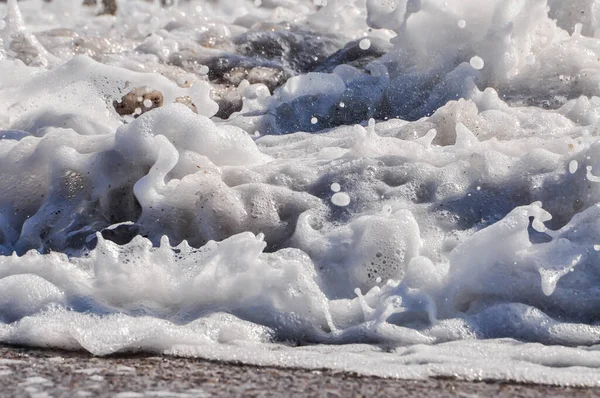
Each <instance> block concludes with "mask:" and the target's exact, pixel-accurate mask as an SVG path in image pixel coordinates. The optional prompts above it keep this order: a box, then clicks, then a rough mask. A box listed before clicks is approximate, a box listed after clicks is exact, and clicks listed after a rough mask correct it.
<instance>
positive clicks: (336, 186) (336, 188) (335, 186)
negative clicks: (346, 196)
mask: <svg viewBox="0 0 600 398" xmlns="http://www.w3.org/2000/svg"><path fill="white" fill-rule="evenodd" d="M341 189H342V187H341V186H340V184H338V183H337V182H334V183H333V184H331V190H332V191H333V192H340V190H341Z"/></svg>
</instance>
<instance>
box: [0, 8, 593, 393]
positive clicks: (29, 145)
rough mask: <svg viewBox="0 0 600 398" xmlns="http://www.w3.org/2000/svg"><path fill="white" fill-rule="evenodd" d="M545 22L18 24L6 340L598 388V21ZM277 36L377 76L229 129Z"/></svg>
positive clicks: (45, 17) (0, 57) (5, 108)
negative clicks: (250, 68)
mask: <svg viewBox="0 0 600 398" xmlns="http://www.w3.org/2000/svg"><path fill="white" fill-rule="evenodd" d="M67 3H68V4H67ZM548 4H549V6H550V8H549V11H548V9H547V7H546V2H544V1H532V2H525V1H516V2H506V1H502V0H493V1H490V2H486V3H482V2H481V1H475V0H460V1H459V0H453V1H446V0H445V1H438V0H422V1H396V2H388V1H383V0H367V1H364V2H363V1H356V2H352V4H348V2H345V1H336V0H329V1H327V2H320V4H316V3H315V2H313V1H312V0H305V1H298V2H284V1H269V2H260V4H259V3H258V2H247V1H241V0H240V1H231V2H210V1H206V2H204V1H202V2H195V3H194V2H189V3H188V2H180V4H178V5H177V6H174V7H169V8H164V9H163V8H160V7H159V5H158V4H152V3H146V2H137V1H131V2H120V3H119V6H120V7H122V8H121V9H120V11H119V13H118V14H117V15H116V16H115V17H107V16H104V17H97V16H96V15H95V13H96V10H94V9H93V8H90V9H88V8H83V7H80V6H79V5H78V4H75V3H74V2H73V3H72V2H66V3H65V2H60V1H54V2H51V3H46V2H44V1H42V0H29V1H27V2H20V3H19V4H18V5H17V3H16V2H15V1H10V2H9V3H8V4H0V15H4V14H6V15H7V17H6V18H4V19H3V23H4V25H5V26H3V27H0V129H1V131H0V254H1V256H0V342H2V343H12V344H24V345H32V346H45V347H47V346H50V347H59V348H65V349H85V350H88V351H89V352H91V353H94V354H96V355H107V354H111V353H115V352H121V351H139V350H143V351H146V352H150V353H168V354H177V355H189V356H202V357H205V358H209V359H217V360H236V361H244V362H247V363H254V364H268V365H277V366H292V367H294V366H301V367H306V368H323V367H331V368H335V369H342V370H346V371H354V372H360V373H363V374H372V375H377V376H384V377H405V378H422V377H430V376H443V377H455V376H456V377H462V378H466V379H469V380H481V379H490V378H492V379H501V380H509V381H517V382H538V383H551V384H563V385H566V384H569V385H586V386H596V385H597V367H598V364H599V363H600V362H599V361H600V356H599V355H598V352H597V350H596V349H595V348H594V347H595V345H597V344H598V335H599V334H600V329H599V326H598V324H599V320H598V311H597V309H598V307H599V306H600V301H599V299H598V294H597V286H598V276H597V275H598V269H597V264H598V259H599V257H598V256H599V254H598V253H599V252H598V249H599V247H600V246H599V244H598V242H599V241H600V238H599V236H600V227H599V225H600V224H599V220H600V207H599V206H598V204H597V203H598V201H599V200H600V184H598V182H599V181H600V178H599V177H597V176H596V174H595V173H594V171H596V170H598V169H599V168H600V164H599V162H598V159H600V158H599V156H600V144H599V143H598V142H597V141H598V140H597V136H598V134H599V132H600V129H599V126H600V99H599V98H598V97H599V96H600V63H598V59H599V58H600V44H599V40H600V35H599V34H598V29H599V27H600V25H599V20H598V18H597V17H596V15H598V13H597V12H596V11H598V5H597V4H598V2H597V1H588V0H582V1H575V2H561V1H549V2H548ZM580 9H581V10H584V11H585V13H583V14H580V13H578V12H577V13H573V12H572V11H573V10H580ZM65 12H69V18H65V17H64V15H65ZM457 21H458V22H457ZM292 22H293V23H292ZM288 23H292V24H291V25H289V29H287V28H286V29H283V30H279V29H280V27H281V26H283V27H286V26H288V25H287V24H288ZM367 23H368V24H369V25H370V28H371V30H370V31H369V27H368V26H367ZM294 24H299V27H298V26H296V25H294ZM261 30H263V31H266V32H269V34H273V35H274V36H273V37H276V36H277V35H278V34H280V33H281V32H288V33H292V34H301V32H303V31H304V30H306V31H311V30H312V31H314V32H317V33H318V34H320V35H322V36H315V37H321V39H323V38H333V39H332V40H334V41H335V40H337V41H338V42H339V49H342V48H343V46H344V45H345V44H346V43H353V44H352V46H355V45H356V44H355V43H356V42H357V41H358V40H360V41H358V43H359V44H358V47H359V49H361V51H360V52H359V53H360V57H363V56H365V57H367V58H358V59H357V60H350V61H348V64H343V65H337V66H335V65H334V66H335V68H333V71H332V72H331V73H325V72H319V73H317V72H311V73H306V74H297V75H296V76H293V77H291V78H290V79H288V80H287V82H286V83H285V84H283V85H282V86H281V87H279V88H277V89H276V90H275V91H274V92H273V93H271V91H270V90H269V88H268V87H267V86H266V85H264V84H260V83H257V84H250V82H249V81H248V80H250V79H248V80H244V81H242V83H240V84H239V86H238V87H231V90H232V91H231V92H232V93H234V94H236V95H239V97H240V98H242V108H241V110H240V111H239V112H236V113H234V114H233V115H232V116H231V117H230V118H228V119H220V118H215V117H213V116H214V115H215V114H216V113H217V111H218V110H219V109H218V105H217V103H216V102H215V101H214V100H213V99H211V95H213V96H214V95H215V93H217V92H219V90H222V89H223V87H222V85H219V84H220V83H219V84H214V82H213V83H209V82H208V81H206V79H208V78H209V77H211V76H212V74H217V73H219V70H218V69H215V70H212V71H209V68H208V66H207V65H212V63H210V61H211V60H212V57H215V56H222V55H223V54H226V53H227V52H228V51H237V50H238V49H239V48H242V47H243V45H244V44H243V43H241V44H240V42H236V40H242V39H239V37H241V36H240V35H242V34H244V33H247V32H255V31H261ZM32 32H35V34H33V33H32ZM278 32H279V33H278ZM366 35H368V37H369V38H368V39H366V38H365V36H366ZM311 37H312V36H311ZM392 37H393V39H392V40H391V42H390V43H386V41H387V40H388V39H390V38H392ZM307 40H312V39H306V40H304V37H303V40H301V42H302V44H298V45H299V49H298V53H299V54H300V55H302V54H303V53H302V51H306V52H307V54H308V56H310V57H313V56H314V55H315V54H313V53H312V50H310V49H311V48H312V47H310V45H312V44H314V43H312V42H308V41H307ZM315 40H316V39H315ZM74 43H77V45H75V44H74ZM278 43H279V42H278ZM284 47H285V45H284ZM352 48H355V47H349V48H347V49H345V50H343V51H342V52H341V53H338V54H336V55H334V56H333V57H332V58H331V59H336V58H335V57H338V56H345V55H344V54H346V53H345V52H344V51H349V53H350V54H352V51H353V50H352ZM294 51H296V49H294ZM378 52H385V55H384V56H383V57H381V58H380V59H377V60H373V61H372V60H371V59H370V58H368V57H377V55H376V54H378ZM182 54H183V55H186V56H191V55H193V56H192V57H191V58H190V59H191V60H192V61H190V63H189V64H187V65H188V66H189V67H190V68H191V69H192V70H193V72H189V71H183V70H182V69H181V68H179V67H177V66H176V64H177V62H180V61H181V62H183V59H184V56H183V55H182ZM190 54H191V55H190ZM340 54H341V55H340ZM331 59H329V60H328V61H327V62H332V61H331ZM190 65H192V66H190ZM288 66H289V65H288ZM326 66H327V68H323V69H320V70H331V69H332V67H330V66H331V65H326ZM196 67H197V68H196ZM290 70H291V69H290ZM209 72H211V73H209ZM286 73H287V72H286ZM294 73H296V72H294ZM211 78H212V77H211ZM491 87H493V88H491ZM132 88H147V89H148V90H157V91H160V92H161V93H162V95H163V97H164V103H165V105H164V106H163V107H160V108H157V109H149V108H151V105H153V104H150V103H149V102H148V100H144V98H143V97H142V98H141V100H142V101H140V102H142V105H143V106H144V108H148V109H142V108H141V107H140V108H138V109H137V110H136V111H137V112H136V113H138V114H141V115H139V117H137V118H135V119H133V118H132V117H129V118H125V117H121V116H119V115H118V114H117V113H116V111H115V110H114V107H113V102H114V101H119V100H120V99H121V97H122V96H123V95H124V94H126V93H128V92H129V91H130V90H131V89H132ZM228 89H229V88H228ZM186 98H189V102H191V103H193V105H194V106H193V107H195V108H196V111H197V114H196V113H194V112H193V111H192V110H191V109H190V108H188V107H187V106H185V105H183V104H178V103H176V102H181V101H182V99H184V102H185V101H187V100H185V99H186ZM190 107H191V106H190ZM398 116H402V117H405V119H406V120H403V119H401V118H398ZM349 120H351V121H352V122H348V121H349ZM306 131H311V132H315V133H317V134H309V133H306ZM290 132H291V133H292V134H281V133H290ZM584 169H585V172H584V171H583V170H584ZM134 236H135V237H134ZM132 238H133V239H132ZM127 242H129V243H127ZM13 252H15V254H13ZM281 341H291V342H296V343H301V345H302V346H300V347H295V348H292V347H288V346H285V345H283V344H280V343H278V342H281ZM518 341H520V342H518ZM311 343H318V344H317V345H310V344H311ZM330 343H331V344H330ZM373 343H375V344H376V345H370V344H373ZM307 344H308V345H307ZM542 344H543V345H542ZM382 345H383V346H386V347H397V348H394V349H391V352H383V351H382V349H381V348H379V347H380V346H382ZM575 346H581V347H580V348H570V347H575ZM121 370H122V371H123V372H130V371H131V369H121ZM87 372H88V373H90V374H91V373H93V370H87ZM30 381H31V380H30ZM34 381H35V380H33V381H32V383H31V384H32V385H34V384H36V383H34ZM40 383H41V382H40ZM37 384H39V383H37Z"/></svg>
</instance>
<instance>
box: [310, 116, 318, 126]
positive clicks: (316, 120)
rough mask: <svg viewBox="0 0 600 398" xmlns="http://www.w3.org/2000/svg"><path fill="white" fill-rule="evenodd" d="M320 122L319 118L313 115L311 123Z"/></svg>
mask: <svg viewBox="0 0 600 398" xmlns="http://www.w3.org/2000/svg"><path fill="white" fill-rule="evenodd" d="M318 122H319V119H317V118H316V117H313V118H312V119H310V123H311V124H317V123H318Z"/></svg>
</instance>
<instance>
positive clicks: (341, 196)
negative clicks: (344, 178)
mask: <svg viewBox="0 0 600 398" xmlns="http://www.w3.org/2000/svg"><path fill="white" fill-rule="evenodd" d="M331 203H333V204H334V205H336V206H339V207H346V206H348V205H349V204H350V196H349V195H348V194H347V193H346V192H338V193H336V194H334V195H333V196H332V197H331Z"/></svg>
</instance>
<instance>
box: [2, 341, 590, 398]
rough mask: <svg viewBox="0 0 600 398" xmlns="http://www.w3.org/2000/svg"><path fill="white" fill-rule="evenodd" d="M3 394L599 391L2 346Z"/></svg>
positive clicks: (501, 394) (410, 394) (425, 394)
mask: <svg viewBox="0 0 600 398" xmlns="http://www.w3.org/2000/svg"><path fill="white" fill-rule="evenodd" d="M0 391H1V392H0V395H1V396H2V397H36V398H41V397H87V396H97V397H121V398H126V397H128V398H133V397H207V396H248V397H275V396H320V397H321V396H322V397H342V396H343V397H348V396H352V397H363V396H364V397H366V396H396V397H414V396H418V397H490V396H497V397H545V396H555V397H563V396H564V397H567V396H568V397H572V396H578V397H598V396H600V389H581V388H575V387H556V386H545V385H522V384H510V383H503V382H493V381H488V382H477V383H473V382H467V381H460V380H447V379H445V380H440V379H428V380H396V379H382V378H376V377H364V376H360V375H356V374H349V373H343V372H335V371H331V370H325V369H324V370H320V371H308V370H303V369H282V368H271V367H255V366H247V365H241V364H233V363H220V362H210V361H205V360H201V359H189V358H176V357H167V356H150V355H120V356H111V357H107V358H98V357H93V356H91V355H89V354H86V353H83V352H67V351H58V350H48V349H32V348H23V347H13V346H2V347H0Z"/></svg>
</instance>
